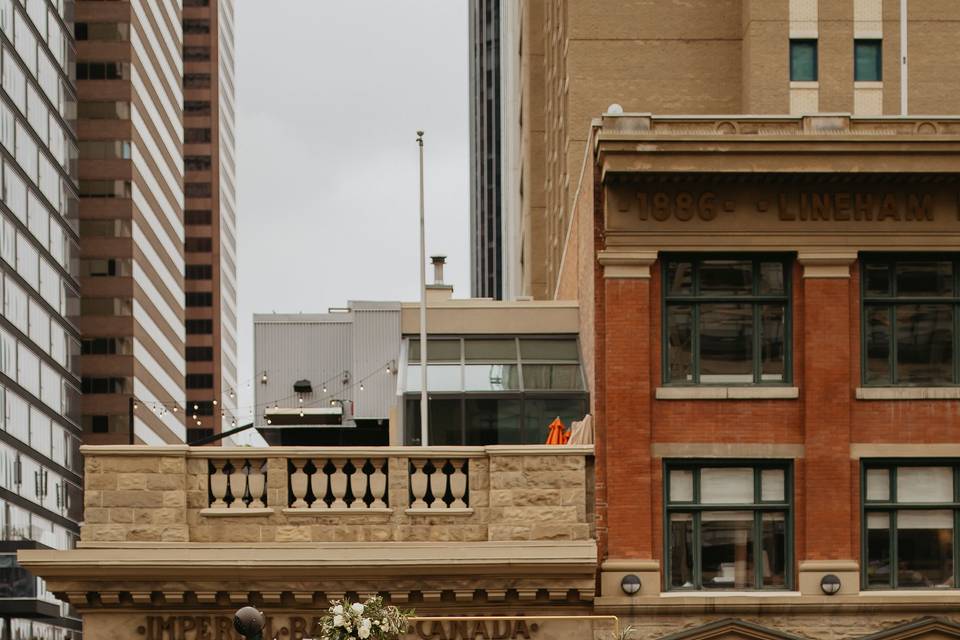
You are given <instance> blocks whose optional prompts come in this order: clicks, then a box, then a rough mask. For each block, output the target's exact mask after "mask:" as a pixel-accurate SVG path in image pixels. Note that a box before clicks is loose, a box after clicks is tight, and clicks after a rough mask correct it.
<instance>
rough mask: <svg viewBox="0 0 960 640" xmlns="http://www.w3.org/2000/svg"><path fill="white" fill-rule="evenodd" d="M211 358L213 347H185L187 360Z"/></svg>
mask: <svg viewBox="0 0 960 640" xmlns="http://www.w3.org/2000/svg"><path fill="white" fill-rule="evenodd" d="M210 360H213V347H187V362H207V361H210Z"/></svg>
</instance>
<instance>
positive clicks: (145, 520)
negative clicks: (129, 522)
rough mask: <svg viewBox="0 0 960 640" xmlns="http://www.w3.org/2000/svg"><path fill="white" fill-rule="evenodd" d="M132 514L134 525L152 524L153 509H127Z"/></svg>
mask: <svg viewBox="0 0 960 640" xmlns="http://www.w3.org/2000/svg"><path fill="white" fill-rule="evenodd" d="M129 511H130V512H131V513H132V514H133V523H134V524H138V525H140V524H153V523H154V522H153V514H154V512H155V511H156V510H155V509H129Z"/></svg>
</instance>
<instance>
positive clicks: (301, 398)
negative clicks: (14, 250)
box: [297, 396, 303, 404]
mask: <svg viewBox="0 0 960 640" xmlns="http://www.w3.org/2000/svg"><path fill="white" fill-rule="evenodd" d="M297 400H298V401H299V402H300V404H303V396H300V397H299V398H297Z"/></svg>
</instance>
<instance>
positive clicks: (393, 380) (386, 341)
mask: <svg viewBox="0 0 960 640" xmlns="http://www.w3.org/2000/svg"><path fill="white" fill-rule="evenodd" d="M350 307H351V309H353V363H354V371H355V372H356V376H357V380H358V381H359V380H361V379H364V378H365V380H364V383H363V391H361V390H360V387H359V385H358V386H355V387H354V389H353V391H354V394H353V399H354V402H356V405H355V412H356V417H358V418H386V417H387V416H388V415H389V411H390V406H391V405H392V404H393V403H394V402H395V400H396V392H397V376H396V374H394V373H391V372H388V371H387V365H388V364H392V365H393V366H394V370H396V366H397V360H398V357H399V353H400V303H399V302H397V303H382V302H351V303H350Z"/></svg>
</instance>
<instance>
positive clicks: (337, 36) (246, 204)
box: [236, 0, 469, 422]
mask: <svg viewBox="0 0 960 640" xmlns="http://www.w3.org/2000/svg"><path fill="white" fill-rule="evenodd" d="M236 4H237V17H236V24H237V32H236V50H237V163H238V179H237V180H238V194H237V198H238V207H239V216H238V217H239V220H238V226H239V240H238V242H239V247H238V250H239V256H238V259H239V263H238V270H239V273H238V285H239V308H238V324H239V327H238V328H239V336H238V337H239V342H240V344H239V348H240V362H239V363H238V366H239V368H240V370H239V372H238V373H239V376H238V377H239V384H240V387H241V388H240V405H241V406H247V407H249V406H250V404H251V403H252V392H251V391H250V387H249V386H248V383H249V382H250V379H251V377H252V375H253V361H252V349H253V331H252V324H253V318H252V316H253V314H254V313H269V312H272V311H277V312H285V313H290V312H293V313H296V312H298V311H303V312H322V311H326V309H327V308H328V307H340V306H344V304H345V303H346V301H347V300H350V299H354V300H362V299H368V300H369V299H386V300H396V299H400V300H415V299H417V297H418V284H419V280H418V278H419V273H418V270H417V267H418V251H419V248H418V227H417V216H418V199H417V194H418V183H417V146H416V142H415V140H416V130H417V129H424V130H425V131H426V136H425V141H426V143H425V153H426V161H425V165H426V172H425V173H426V216H427V254H428V255H430V254H433V253H443V254H446V255H447V256H449V257H448V265H449V266H448V268H447V272H446V278H445V279H446V280H447V281H449V282H453V283H454V285H455V287H456V295H458V296H466V295H468V293H469V275H468V274H469V272H468V262H469V254H468V242H467V240H468V209H469V183H468V170H469V160H468V151H469V141H468V138H467V119H468V102H467V97H468V83H467V78H468V67H467V56H468V50H467V11H466V1H465V0H405V1H404V2H397V1H396V0H392V1H390V0H380V1H372V0H339V1H334V0H282V1H279V2H237V3H236ZM429 277H431V276H430V274H428V278H429ZM242 418H243V422H245V421H246V419H248V418H249V415H246V416H242Z"/></svg>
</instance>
